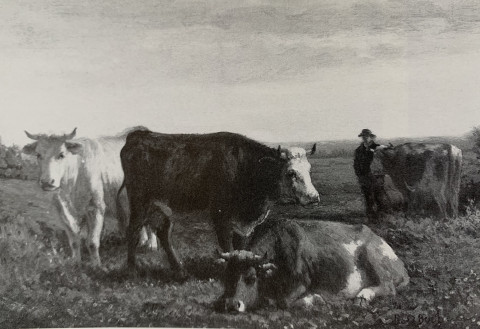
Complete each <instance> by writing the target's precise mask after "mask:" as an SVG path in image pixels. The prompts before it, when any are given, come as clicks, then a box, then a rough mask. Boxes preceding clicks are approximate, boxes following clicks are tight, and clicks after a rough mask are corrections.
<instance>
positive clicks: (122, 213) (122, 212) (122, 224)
mask: <svg viewBox="0 0 480 329" xmlns="http://www.w3.org/2000/svg"><path fill="white" fill-rule="evenodd" d="M124 188H125V179H123V182H122V185H121V186H120V188H119V189H118V191H117V196H116V198H115V206H116V211H117V220H118V229H119V231H120V234H121V235H122V236H126V233H127V225H128V223H127V221H128V214H127V210H126V209H125V206H124V205H123V204H122V199H121V197H120V195H121V193H122V190H123V189H124Z"/></svg>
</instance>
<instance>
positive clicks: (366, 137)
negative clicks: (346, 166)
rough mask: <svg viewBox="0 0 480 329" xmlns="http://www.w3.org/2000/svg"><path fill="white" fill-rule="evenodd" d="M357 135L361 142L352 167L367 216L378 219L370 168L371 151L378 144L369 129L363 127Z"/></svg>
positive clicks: (374, 219)
mask: <svg viewBox="0 0 480 329" xmlns="http://www.w3.org/2000/svg"><path fill="white" fill-rule="evenodd" d="M358 137H361V138H362V143H361V144H360V146H358V147H357V149H356V150H355V159H354V160H353V169H354V170H355V175H357V178H358V182H359V184H360V187H361V189H362V193H363V196H364V197H365V206H366V213H367V217H368V219H369V220H370V221H373V222H376V221H377V220H378V209H375V208H376V207H375V205H377V206H378V202H376V201H377V200H376V194H377V193H375V186H374V177H373V174H372V172H371V170H370V164H371V163H372V161H373V152H374V151H375V149H376V148H377V147H379V146H380V145H379V144H377V143H375V137H376V136H375V134H373V133H372V131H371V130H370V129H363V130H362V132H361V133H360V135H358Z"/></svg>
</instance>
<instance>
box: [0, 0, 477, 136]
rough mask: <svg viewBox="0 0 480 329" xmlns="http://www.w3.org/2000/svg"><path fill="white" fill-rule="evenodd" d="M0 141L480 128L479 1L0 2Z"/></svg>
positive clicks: (442, 132) (406, 132) (462, 131)
mask: <svg viewBox="0 0 480 329" xmlns="http://www.w3.org/2000/svg"><path fill="white" fill-rule="evenodd" d="M0 111H1V112H0V113H1V117H0V136H1V138H2V141H3V143H4V144H8V145H10V144H11V143H15V144H18V145H24V144H26V143H28V142H29V140H28V139H27V137H26V136H25V134H24V132H23V131H24V130H28V131H29V132H31V133H56V134H60V133H68V132H70V131H71V130H73V128H74V127H78V132H77V134H78V136H87V137H96V136H100V135H114V134H117V133H118V132H120V131H122V130H124V129H125V128H127V127H131V126H135V125H144V126H146V127H148V128H150V129H151V130H154V131H159V132H164V133H206V132H214V131H233V132H238V133H241V134H244V135H247V136H249V137H251V138H254V139H257V140H260V141H264V142H277V141H313V140H315V141H320V140H334V139H355V138H357V137H356V136H357V135H358V133H359V132H360V131H361V129H363V128H370V129H371V130H373V131H374V132H375V133H376V134H377V136H379V137H382V138H389V137H408V136H412V137H417V136H445V135H448V136H455V135H463V134H465V133H466V132H468V131H469V130H471V128H472V127H474V126H477V125H480V2H478V1H476V0H436V1H429V0H424V1H422V0H371V1H369V0H359V1H355V0H343V1H338V0H334V1H330V0H318V1H305V0H295V1H287V0H271V1H270V0H256V1H252V0H251V1H238V0H209V1H192V0H184V1H170V0H168V1H167V0H101V1H100V0H82V1H78V0H42V1H38V0H19V1H2V2H0Z"/></svg>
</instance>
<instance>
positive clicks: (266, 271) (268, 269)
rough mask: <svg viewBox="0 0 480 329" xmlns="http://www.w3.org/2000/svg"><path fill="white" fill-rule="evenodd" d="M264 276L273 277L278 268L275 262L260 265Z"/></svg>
mask: <svg viewBox="0 0 480 329" xmlns="http://www.w3.org/2000/svg"><path fill="white" fill-rule="evenodd" d="M260 267H261V273H262V276H263V277H265V278H269V277H271V276H272V275H273V274H274V273H275V272H276V270H277V266H275V264H273V263H266V264H263V265H261V266H260Z"/></svg>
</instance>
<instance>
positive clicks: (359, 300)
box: [353, 297, 369, 309]
mask: <svg viewBox="0 0 480 329" xmlns="http://www.w3.org/2000/svg"><path fill="white" fill-rule="evenodd" d="M368 305H369V304H368V301H367V300H366V299H365V298H363V297H356V298H355V300H354V302H353V306H354V307H358V308H362V309H363V308H367V306H368Z"/></svg>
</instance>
